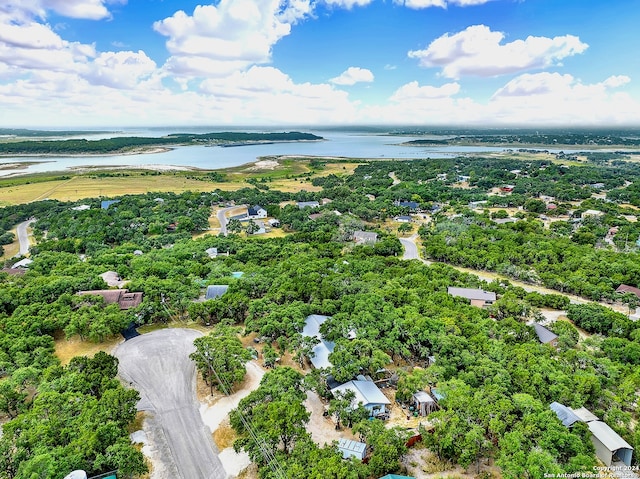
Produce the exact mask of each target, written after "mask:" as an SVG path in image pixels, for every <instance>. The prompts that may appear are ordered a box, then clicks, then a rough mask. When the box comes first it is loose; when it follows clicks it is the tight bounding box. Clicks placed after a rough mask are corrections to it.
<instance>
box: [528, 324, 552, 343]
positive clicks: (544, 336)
mask: <svg viewBox="0 0 640 479" xmlns="http://www.w3.org/2000/svg"><path fill="white" fill-rule="evenodd" d="M532 326H533V329H534V330H535V332H536V336H538V340H539V341H540V342H541V343H542V344H549V345H551V346H553V347H554V348H556V347H558V335H557V334H556V333H554V332H553V331H551V330H549V329H547V328H545V327H544V326H543V325H541V324H540V323H533V325H532Z"/></svg>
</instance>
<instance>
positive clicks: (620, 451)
mask: <svg viewBox="0 0 640 479" xmlns="http://www.w3.org/2000/svg"><path fill="white" fill-rule="evenodd" d="M587 426H589V431H591V442H592V443H593V447H594V448H595V450H596V456H598V459H600V460H601V461H602V462H604V465H605V466H611V464H612V463H613V462H615V461H621V462H623V463H624V464H626V465H627V466H630V465H631V458H632V456H633V447H631V445H629V443H628V442H627V441H625V440H624V439H622V438H621V437H620V435H618V433H617V432H615V431H614V430H613V429H611V427H609V425H608V424H606V423H604V422H602V421H591V422H589V423H587Z"/></svg>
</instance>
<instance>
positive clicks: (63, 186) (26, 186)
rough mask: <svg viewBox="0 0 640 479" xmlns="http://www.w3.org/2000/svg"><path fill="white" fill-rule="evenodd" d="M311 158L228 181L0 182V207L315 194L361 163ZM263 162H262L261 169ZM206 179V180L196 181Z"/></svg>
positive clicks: (178, 174)
mask: <svg viewBox="0 0 640 479" xmlns="http://www.w3.org/2000/svg"><path fill="white" fill-rule="evenodd" d="M310 161H311V160H309V159H296V158H282V159H278V160H270V163H271V165H269V166H267V167H264V166H263V167H260V166H258V167H256V166H246V165H245V166H242V167H237V168H231V169H229V170H224V171H220V173H223V174H224V175H225V176H226V179H227V181H222V182H215V181H210V180H209V179H207V178H206V177H205V175H206V172H202V171H197V172H191V171H168V172H161V173H157V172H155V173H154V174H149V172H148V171H141V170H119V171H117V172H113V171H112V172H111V173H112V175H100V174H97V173H99V172H97V171H92V172H90V173H78V174H74V175H73V176H70V175H69V173H59V174H47V175H34V176H27V177H23V178H7V179H0V206H6V205H13V204H22V203H29V202H32V201H38V200H44V199H47V198H49V199H55V200H60V201H78V200H81V199H84V198H97V197H115V196H121V195H126V194H143V193H147V192H161V191H171V192H174V193H181V192H184V191H214V190H216V189H220V190H223V191H229V190H236V189H240V188H245V187H252V185H251V184H250V183H248V182H247V180H251V179H255V180H258V181H261V180H265V182H266V184H267V185H268V187H269V188H271V189H275V190H280V191H286V192H295V191H300V190H306V191H317V190H319V188H316V187H314V186H313V185H312V184H311V181H310V179H309V178H310V177H315V176H326V175H329V174H338V175H343V174H350V173H352V172H353V170H354V169H355V168H356V167H357V166H358V163H348V162H345V163H342V162H338V163H327V164H325V165H323V167H322V168H319V169H312V168H310V166H309V164H310ZM260 163H261V162H258V164H260ZM198 178H203V179H198Z"/></svg>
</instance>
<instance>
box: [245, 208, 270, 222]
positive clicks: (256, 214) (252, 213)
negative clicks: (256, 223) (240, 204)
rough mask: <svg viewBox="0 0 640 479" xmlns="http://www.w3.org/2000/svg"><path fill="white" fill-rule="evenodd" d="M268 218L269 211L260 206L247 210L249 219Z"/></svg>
mask: <svg viewBox="0 0 640 479" xmlns="http://www.w3.org/2000/svg"><path fill="white" fill-rule="evenodd" d="M266 217H267V210H265V209H264V208H263V207H262V206H260V205H253V206H249V208H247V218H249V219H253V218H266Z"/></svg>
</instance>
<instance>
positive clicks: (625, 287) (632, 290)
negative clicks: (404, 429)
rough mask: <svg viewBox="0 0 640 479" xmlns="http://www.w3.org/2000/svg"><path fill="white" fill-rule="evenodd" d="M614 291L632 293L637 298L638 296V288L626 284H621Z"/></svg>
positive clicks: (639, 293) (639, 291)
mask: <svg viewBox="0 0 640 479" xmlns="http://www.w3.org/2000/svg"><path fill="white" fill-rule="evenodd" d="M616 293H633V294H635V295H636V296H637V297H638V298H640V289H638V288H634V287H633V286H629V285H626V284H621V285H620V286H618V289H616Z"/></svg>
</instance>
